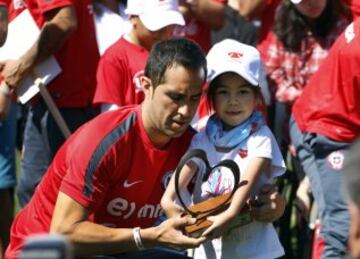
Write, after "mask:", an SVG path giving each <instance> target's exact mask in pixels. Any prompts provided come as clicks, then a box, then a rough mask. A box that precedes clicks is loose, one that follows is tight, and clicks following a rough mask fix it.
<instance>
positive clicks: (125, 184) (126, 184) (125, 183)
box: [124, 179, 143, 188]
mask: <svg viewBox="0 0 360 259" xmlns="http://www.w3.org/2000/svg"><path fill="white" fill-rule="evenodd" d="M141 182H143V181H142V180H139V181H135V182H132V183H130V182H129V180H127V179H126V180H125V182H124V188H129V187H131V186H133V185H135V184H138V183H141Z"/></svg>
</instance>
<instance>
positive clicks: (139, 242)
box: [132, 227, 145, 250]
mask: <svg viewBox="0 0 360 259" xmlns="http://www.w3.org/2000/svg"><path fill="white" fill-rule="evenodd" d="M132 233H133V238H134V242H135V245H136V247H137V249H138V250H144V249H145V247H144V244H143V241H142V238H141V233H140V227H136V228H133V230H132Z"/></svg>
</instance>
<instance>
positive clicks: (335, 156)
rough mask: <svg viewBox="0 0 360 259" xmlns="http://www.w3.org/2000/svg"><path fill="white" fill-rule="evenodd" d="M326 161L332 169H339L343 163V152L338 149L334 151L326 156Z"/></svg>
mask: <svg viewBox="0 0 360 259" xmlns="http://www.w3.org/2000/svg"><path fill="white" fill-rule="evenodd" d="M327 161H328V163H329V164H330V166H331V168H332V169H334V170H341V169H342V168H343V163H344V154H343V152H340V151H334V152H332V153H331V154H330V155H328V157H327Z"/></svg>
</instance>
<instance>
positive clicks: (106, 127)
mask: <svg viewBox="0 0 360 259" xmlns="http://www.w3.org/2000/svg"><path fill="white" fill-rule="evenodd" d="M137 109H138V106H137V105H131V106H124V107H121V108H120V109H118V110H115V111H108V112H104V113H102V114H100V115H98V116H96V117H95V118H94V119H92V120H91V121H89V122H87V123H86V124H84V125H83V126H82V127H81V128H80V129H79V130H78V131H77V132H76V135H77V138H78V139H81V138H83V137H85V138H89V137H91V139H92V140H95V139H97V138H99V139H102V138H105V137H106V136H107V135H109V134H112V132H115V131H121V132H123V133H126V131H127V130H128V129H129V128H130V127H131V125H133V124H134V123H135V122H136V121H137V116H138V113H137Z"/></svg>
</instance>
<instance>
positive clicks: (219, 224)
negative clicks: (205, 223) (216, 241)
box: [202, 211, 232, 239]
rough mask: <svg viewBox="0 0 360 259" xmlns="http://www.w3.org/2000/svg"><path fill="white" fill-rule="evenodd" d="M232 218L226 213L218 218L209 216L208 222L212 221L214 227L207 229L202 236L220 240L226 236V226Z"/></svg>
mask: <svg viewBox="0 0 360 259" xmlns="http://www.w3.org/2000/svg"><path fill="white" fill-rule="evenodd" d="M231 219H232V217H231V216H230V215H229V213H226V211H224V212H222V213H220V214H219V215H216V216H209V217H207V220H210V221H212V222H213V223H212V225H211V226H210V227H209V228H207V229H206V230H205V231H204V233H203V234H202V236H203V237H207V238H211V239H213V238H218V237H220V236H222V235H223V234H224V231H225V230H226V225H227V223H229V222H230V221H231Z"/></svg>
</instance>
